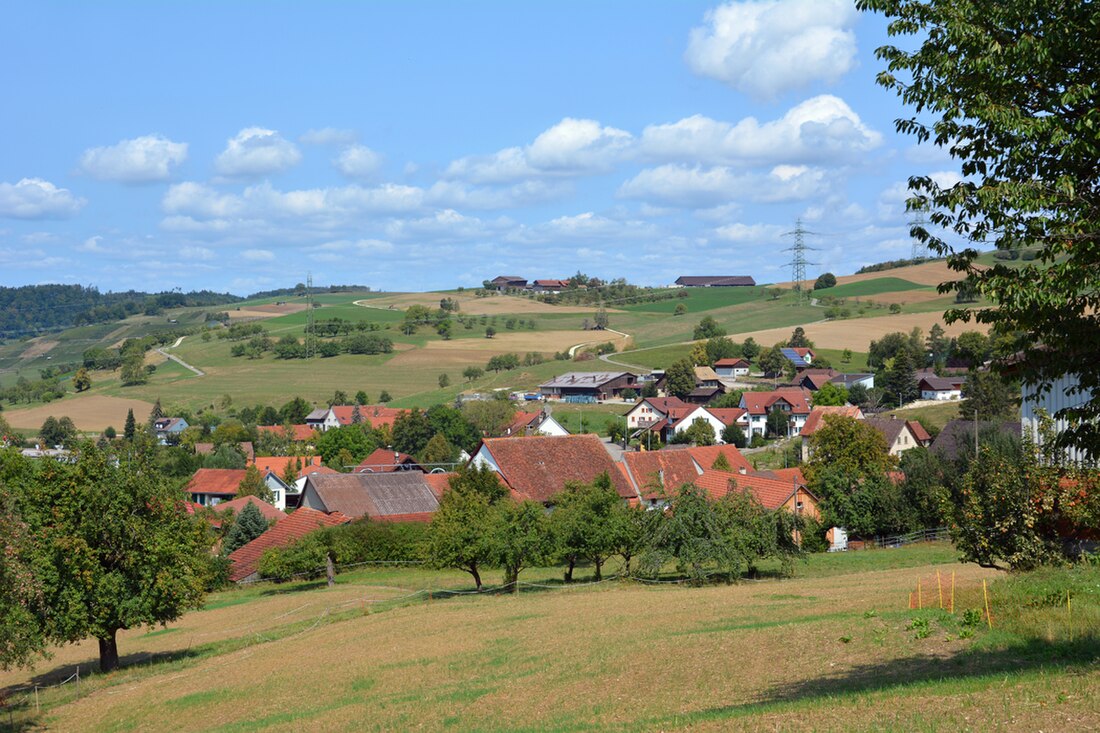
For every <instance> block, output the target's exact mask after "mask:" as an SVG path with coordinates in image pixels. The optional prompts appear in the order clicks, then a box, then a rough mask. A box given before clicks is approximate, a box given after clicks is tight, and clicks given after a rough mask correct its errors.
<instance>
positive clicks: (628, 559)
mask: <svg viewBox="0 0 1100 733" xmlns="http://www.w3.org/2000/svg"><path fill="white" fill-rule="evenodd" d="M623 560H624V561H625V562H626V566H625V568H624V571H625V572H626V577H628V578H629V577H630V555H626V554H624V555H623Z"/></svg>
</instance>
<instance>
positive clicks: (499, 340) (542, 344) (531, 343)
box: [387, 330, 630, 367]
mask: <svg viewBox="0 0 1100 733" xmlns="http://www.w3.org/2000/svg"><path fill="white" fill-rule="evenodd" d="M608 341H610V342H611V343H613V344H615V347H616V348H617V349H618V350H619V351H622V349H623V347H624V346H625V345H626V344H627V343H628V342H629V341H630V339H629V338H627V337H624V336H620V335H619V334H616V333H613V332H610V331H602V332H600V331H581V330H577V331H520V332H515V333H512V332H505V333H498V334H497V335H496V336H494V337H493V338H491V339H457V340H453V341H429V342H427V343H426V344H424V346H422V347H421V348H418V349H414V350H412V351H406V352H405V353H402V354H398V355H397V356H395V357H394V358H393V359H390V361H389V362H388V363H387V364H388V366H391V367H401V366H433V365H439V366H452V365H458V364H466V365H469V364H481V363H483V362H484V361H485V359H486V358H488V357H489V356H492V355H494V354H507V353H511V352H515V353H517V354H519V355H520V356H522V355H523V354H525V353H526V352H528V351H535V352H541V353H547V354H549V353H554V352H558V351H568V350H569V349H570V348H571V347H573V346H576V345H577V344H585V345H589V344H593V345H594V344H602V343H606V342H608Z"/></svg>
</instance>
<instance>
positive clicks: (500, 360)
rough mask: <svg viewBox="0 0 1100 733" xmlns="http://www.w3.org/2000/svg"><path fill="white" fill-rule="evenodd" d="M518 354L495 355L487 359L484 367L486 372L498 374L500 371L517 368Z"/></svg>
mask: <svg viewBox="0 0 1100 733" xmlns="http://www.w3.org/2000/svg"><path fill="white" fill-rule="evenodd" d="M519 363H520V361H519V354H497V355H496V356H491V357H489V361H488V363H487V364H486V365H485V369H486V371H490V372H500V371H501V370H506V371H507V370H512V369H515V368H516V367H518V366H519Z"/></svg>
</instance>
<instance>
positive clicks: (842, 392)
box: [813, 382, 848, 407]
mask: <svg viewBox="0 0 1100 733" xmlns="http://www.w3.org/2000/svg"><path fill="white" fill-rule="evenodd" d="M813 399H814V407H825V406H840V405H845V404H847V403H848V390H846V389H845V388H844V387H839V386H837V385H835V384H833V383H832V382H826V383H825V384H823V385H821V389H819V390H818V391H816V392H814V398H813Z"/></svg>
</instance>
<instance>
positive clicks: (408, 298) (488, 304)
mask: <svg viewBox="0 0 1100 733" xmlns="http://www.w3.org/2000/svg"><path fill="white" fill-rule="evenodd" d="M444 297H448V298H450V299H451V300H457V301H458V307H459V311H458V312H459V313H462V314H464V315H475V316H480V315H482V314H485V315H488V316H493V315H501V314H504V313H516V314H519V315H523V314H527V313H589V314H591V313H594V312H595V310H596V307H595V306H591V305H587V306H576V305H547V304H546V303H540V302H539V301H537V300H531V299H528V298H521V297H517V296H515V295H490V296H489V297H487V298H478V297H477V296H474V295H466V294H464V293H457V294H456V293H452V294H450V295H446V296H445V295H442V294H440V293H400V294H397V295H388V296H386V297H384V298H371V299H369V300H357V301H355V304H356V305H361V306H363V307H364V308H382V309H383V310H387V309H389V307H390V306H391V305H392V306H393V307H394V308H395V309H397V310H404V309H406V308H408V307H409V306H411V305H422V306H425V307H427V308H438V307H439V301H440V299H441V298H444ZM607 312H608V313H620V312H621V311H617V310H614V309H612V308H608V309H607Z"/></svg>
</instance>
